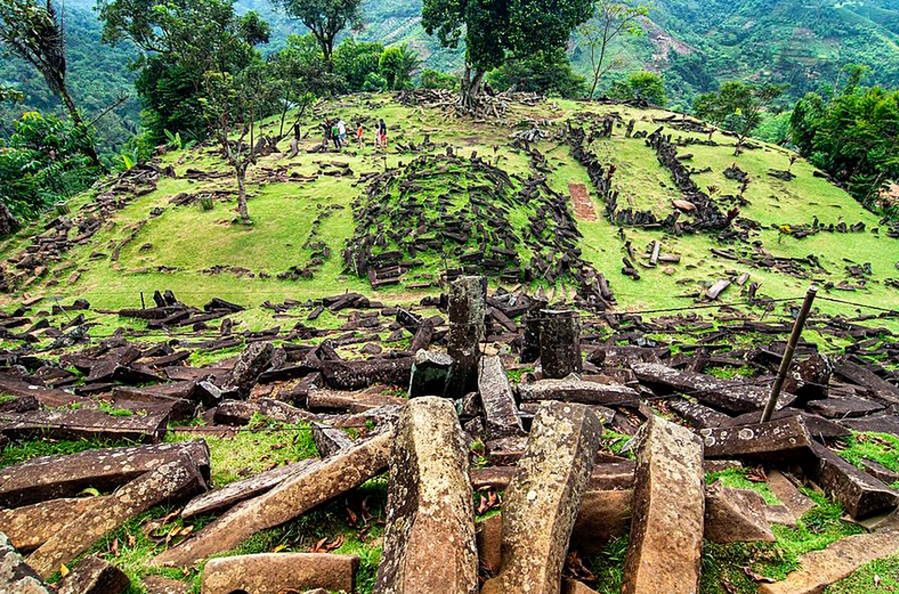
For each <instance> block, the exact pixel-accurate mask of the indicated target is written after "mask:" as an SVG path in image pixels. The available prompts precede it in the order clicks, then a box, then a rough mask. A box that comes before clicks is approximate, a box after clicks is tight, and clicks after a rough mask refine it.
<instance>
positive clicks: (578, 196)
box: [568, 182, 596, 221]
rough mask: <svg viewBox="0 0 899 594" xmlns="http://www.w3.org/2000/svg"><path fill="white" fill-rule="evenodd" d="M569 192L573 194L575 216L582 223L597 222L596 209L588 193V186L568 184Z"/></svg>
mask: <svg viewBox="0 0 899 594" xmlns="http://www.w3.org/2000/svg"><path fill="white" fill-rule="evenodd" d="M568 192H569V193H570V194H571V204H572V205H573V206H574V214H575V216H576V217H577V218H578V219H581V220H582V221H595V220H596V209H595V208H593V201H592V200H591V199H590V193H589V192H587V186H585V185H584V184H577V183H574V182H568Z"/></svg>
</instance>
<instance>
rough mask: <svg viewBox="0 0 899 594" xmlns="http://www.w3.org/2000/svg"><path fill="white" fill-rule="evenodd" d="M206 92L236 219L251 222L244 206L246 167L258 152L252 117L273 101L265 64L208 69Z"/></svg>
mask: <svg viewBox="0 0 899 594" xmlns="http://www.w3.org/2000/svg"><path fill="white" fill-rule="evenodd" d="M203 78H204V84H205V87H206V92H205V94H204V97H203V98H202V99H201V103H202V105H203V109H204V113H205V116H206V122H207V124H208V126H209V131H210V134H211V135H212V137H213V138H215V140H216V141H217V142H218V144H219V146H220V148H221V150H222V154H223V156H224V157H225V160H226V161H227V162H228V165H230V166H231V168H232V169H234V175H235V178H236V180H237V213H238V216H239V217H240V222H241V223H243V224H245V225H249V224H252V222H253V221H252V219H251V218H250V213H249V209H248V208H247V188H246V177H247V169H248V168H249V167H250V165H253V164H255V163H256V160H257V158H258V156H259V152H258V145H257V143H256V138H255V135H256V134H255V133H256V120H257V119H259V118H260V117H262V116H264V115H266V113H267V111H266V110H267V109H268V108H269V106H270V105H271V103H272V102H273V97H272V91H271V89H272V85H271V84H269V83H270V80H268V73H267V70H266V68H265V65H264V64H262V63H259V62H257V63H254V64H251V65H250V66H248V67H246V68H244V69H243V70H241V71H239V72H237V73H236V74H232V73H230V72H218V71H209V72H207V73H206V74H205V75H204V77H203Z"/></svg>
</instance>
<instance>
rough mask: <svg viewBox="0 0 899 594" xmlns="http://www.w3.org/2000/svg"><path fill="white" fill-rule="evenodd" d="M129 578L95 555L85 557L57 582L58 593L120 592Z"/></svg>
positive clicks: (106, 593)
mask: <svg viewBox="0 0 899 594" xmlns="http://www.w3.org/2000/svg"><path fill="white" fill-rule="evenodd" d="M130 585H131V580H130V579H128V576H127V575H125V573H124V572H123V571H122V570H121V569H119V568H118V567H116V566H115V565H113V564H111V563H109V562H108V561H104V560H103V559H101V558H100V557H98V556H96V555H91V556H90V557H85V558H84V559H82V560H81V561H79V562H78V565H76V566H75V569H73V570H72V572H71V573H69V574H67V575H66V576H65V577H64V578H62V580H61V581H60V582H59V586H58V587H59V594H122V592H124V591H125V590H127V589H128V586H130Z"/></svg>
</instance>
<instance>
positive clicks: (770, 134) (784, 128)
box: [752, 110, 793, 145]
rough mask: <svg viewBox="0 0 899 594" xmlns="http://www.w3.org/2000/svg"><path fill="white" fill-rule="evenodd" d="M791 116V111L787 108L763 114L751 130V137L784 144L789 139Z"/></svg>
mask: <svg viewBox="0 0 899 594" xmlns="http://www.w3.org/2000/svg"><path fill="white" fill-rule="evenodd" d="M792 116H793V113H792V112H791V111H789V110H788V111H782V112H780V113H776V114H772V113H765V114H763V115H762V121H761V122H759V125H758V126H757V127H756V128H755V130H753V131H752V136H753V138H758V139H759V140H764V141H765V142H770V143H771V144H779V145H783V144H786V143H787V142H789V140H790V118H792Z"/></svg>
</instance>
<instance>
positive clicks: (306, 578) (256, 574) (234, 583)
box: [203, 553, 359, 594]
mask: <svg viewBox="0 0 899 594" xmlns="http://www.w3.org/2000/svg"><path fill="white" fill-rule="evenodd" d="M358 566H359V558H358V557H355V556H353V555H332V554H327V553H260V554H256V555H239V556H236V557H220V558H217V559H211V560H210V561H209V562H208V563H207V564H206V567H205V569H204V570H203V594H232V593H234V592H247V593H248V594H279V593H282V592H304V591H306V590H312V589H314V588H323V589H325V590H327V591H329V592H331V591H341V592H353V591H354V583H355V576H356V568H357V567H358Z"/></svg>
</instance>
